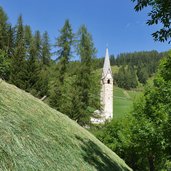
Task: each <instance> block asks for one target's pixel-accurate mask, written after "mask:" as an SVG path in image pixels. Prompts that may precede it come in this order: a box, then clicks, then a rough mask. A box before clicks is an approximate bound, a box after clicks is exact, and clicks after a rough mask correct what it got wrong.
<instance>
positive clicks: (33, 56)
mask: <svg viewBox="0 0 171 171" xmlns="http://www.w3.org/2000/svg"><path fill="white" fill-rule="evenodd" d="M26 64H27V67H26V69H27V75H26V77H27V89H26V90H27V91H30V92H32V94H33V95H36V94H35V93H36V90H37V89H38V88H39V87H36V84H37V81H38V79H39V72H40V69H39V64H38V59H37V49H36V41H35V38H34V37H33V38H32V39H31V42H30V47H29V56H28V59H27V63H26ZM36 88H37V89H36Z"/></svg>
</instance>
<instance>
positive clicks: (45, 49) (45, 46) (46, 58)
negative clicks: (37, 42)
mask: <svg viewBox="0 0 171 171" xmlns="http://www.w3.org/2000/svg"><path fill="white" fill-rule="evenodd" d="M50 50H51V48H50V43H49V36H48V32H47V31H46V32H44V33H43V37H42V62H41V63H42V65H46V66H48V65H49V64H50V59H51V53H50Z"/></svg>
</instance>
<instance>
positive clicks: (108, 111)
mask: <svg viewBox="0 0 171 171" xmlns="http://www.w3.org/2000/svg"><path fill="white" fill-rule="evenodd" d="M101 84H102V85H101V86H102V88H101V105H102V115H103V116H104V118H105V120H109V119H112V118H113V76H112V70H111V66H110V59H109V52H108V49H106V56H105V61H104V66H103V72H102V79H101Z"/></svg>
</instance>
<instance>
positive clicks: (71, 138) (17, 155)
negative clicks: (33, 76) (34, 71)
mask: <svg viewBox="0 0 171 171" xmlns="http://www.w3.org/2000/svg"><path fill="white" fill-rule="evenodd" d="M34 170H35V171H67V170H69V171H94V170H98V171H127V170H131V169H130V168H129V167H128V166H127V165H126V164H125V162H124V161H123V160H122V159H120V158H119V157H118V156H117V155H116V154H115V153H114V152H112V151H111V150H110V149H109V148H107V147H106V146H105V145H104V144H102V143H101V142H100V141H99V140H97V139H96V138H95V137H94V136H93V135H92V134H90V133H89V132H88V131H86V130H85V129H84V128H82V127H80V126H79V125H78V124H77V123H76V122H74V121H72V120H70V119H69V118H68V117H67V116H65V115H63V114H61V113H59V112H57V111H56V110H54V109H52V108H50V107H49V106H48V105H46V104H44V103H43V102H42V101H40V100H38V99H36V98H34V97H33V96H31V95H30V94H28V93H26V92H24V91H22V90H20V89H18V88H16V87H15V86H12V85H9V84H7V83H5V82H3V81H1V80H0V171H34Z"/></svg>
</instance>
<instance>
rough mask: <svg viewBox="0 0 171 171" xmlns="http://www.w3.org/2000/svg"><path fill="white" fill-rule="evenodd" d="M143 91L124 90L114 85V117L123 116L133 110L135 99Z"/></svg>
mask: <svg viewBox="0 0 171 171" xmlns="http://www.w3.org/2000/svg"><path fill="white" fill-rule="evenodd" d="M140 94H141V92H138V91H133V90H129V91H128V90H124V89H122V88H119V87H116V86H114V90H113V112H114V113H113V116H114V118H119V117H123V116H124V115H126V114H128V113H129V112H131V110H132V107H133V101H134V99H136V98H138V96H140Z"/></svg>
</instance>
